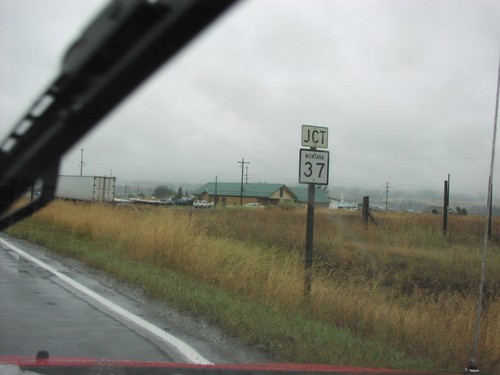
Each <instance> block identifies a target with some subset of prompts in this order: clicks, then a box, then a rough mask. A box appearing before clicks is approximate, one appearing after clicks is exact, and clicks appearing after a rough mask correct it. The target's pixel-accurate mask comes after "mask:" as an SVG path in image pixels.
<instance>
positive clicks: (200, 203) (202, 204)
mask: <svg viewBox="0 0 500 375" xmlns="http://www.w3.org/2000/svg"><path fill="white" fill-rule="evenodd" d="M213 206H214V204H213V202H207V201H205V200H195V201H194V202H193V207H194V208H212V207H213Z"/></svg>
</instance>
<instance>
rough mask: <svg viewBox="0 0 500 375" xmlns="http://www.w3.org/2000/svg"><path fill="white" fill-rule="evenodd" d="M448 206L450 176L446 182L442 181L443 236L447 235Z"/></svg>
mask: <svg viewBox="0 0 500 375" xmlns="http://www.w3.org/2000/svg"><path fill="white" fill-rule="evenodd" d="M449 206H450V174H449V173H448V180H444V198H443V234H446V233H448V208H449Z"/></svg>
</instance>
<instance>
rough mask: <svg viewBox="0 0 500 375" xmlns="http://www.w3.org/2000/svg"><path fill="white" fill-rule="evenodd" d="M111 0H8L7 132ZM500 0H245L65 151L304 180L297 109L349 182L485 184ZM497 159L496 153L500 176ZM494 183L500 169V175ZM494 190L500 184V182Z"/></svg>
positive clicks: (131, 176)
mask: <svg viewBox="0 0 500 375" xmlns="http://www.w3.org/2000/svg"><path fill="white" fill-rule="evenodd" d="M105 3H106V2H105V1H101V0H80V1H77V0H72V1H68V0H43V1H40V0H0V57H1V59H0V138H1V139H3V138H4V137H5V136H6V134H7V133H8V131H9V130H11V128H12V126H13V125H14V123H15V121H16V120H18V119H19V117H20V116H22V115H23V114H24V112H25V111H26V110H27V109H28V106H29V105H30V104H31V103H32V101H33V100H34V99H35V98H36V96H37V95H38V94H40V93H41V92H42V91H43V90H44V89H45V88H46V87H47V86H48V85H49V83H50V82H51V81H52V80H53V79H54V78H55V77H56V76H57V74H58V68H59V66H60V61H61V56H62V55H63V53H64V51H65V49H66V47H67V46H68V44H69V43H70V42H71V41H73V40H74V39H75V38H76V36H77V35H78V32H79V31H81V29H82V28H83V27H84V26H85V25H86V23H87V22H88V21H89V20H90V18H91V17H92V16H93V15H94V14H95V13H96V12H97V11H98V10H99V9H101V7H102V6H103V5H104V4H105ZM499 53H500V1H498V0H470V1H459V0H431V1H416V0H415V1H413V0H412V1H409V0H408V1H405V0H379V1H353V0H349V1H344V0H342V1H340V0H338V1H337V0H330V1H328V0H248V1H244V2H242V3H241V4H239V5H238V6H237V7H235V8H234V9H232V10H231V11H230V12H229V13H227V14H226V15H225V16H224V17H223V18H222V19H221V20H219V22H218V23H217V24H216V25H215V26H214V27H212V28H210V29H209V30H208V31H207V32H205V33H204V34H203V35H202V36H201V37H200V38H198V39H197V40H196V41H195V42H194V43H192V44H191V45H190V46H189V47H188V48H187V49H185V50H184V51H183V52H182V53H181V54H180V55H178V56H177V57H176V58H175V60H173V61H172V62H171V63H170V64H168V65H166V66H165V67H163V68H162V69H161V71H159V72H158V73H157V74H156V75H155V76H154V77H153V79H152V80H150V81H148V82H147V83H146V84H145V85H143V86H142V88H141V89H140V90H138V91H137V92H136V93H134V95H133V96H132V97H130V98H129V99H128V100H127V101H126V102H124V103H122V105H121V106H120V107H119V108H118V109H117V110H115V111H114V112H113V113H112V114H111V115H110V116H108V117H107V118H106V119H105V120H104V121H103V122H102V123H101V125H100V126H99V127H98V129H97V130H95V131H94V132H93V133H92V134H90V135H89V136H87V137H86V138H85V139H83V140H82V141H81V142H80V143H78V144H77V145H76V146H75V147H74V148H73V150H72V151H70V152H69V153H68V154H67V155H66V157H65V158H64V161H63V165H62V170H61V174H79V173H80V167H79V162H80V155H81V152H80V149H82V148H83V149H84V161H85V167H84V174H86V175H110V174H112V175H113V176H116V177H117V179H118V183H121V184H124V183H125V182H126V181H129V182H130V181H134V180H155V181H163V182H165V183H168V184H172V183H180V182H189V183H200V184H202V183H205V182H208V181H214V180H215V176H218V181H220V182H237V181H239V180H240V177H241V168H240V164H238V161H240V160H241V159H242V158H245V161H248V162H250V164H248V181H249V182H273V183H286V184H291V185H293V184H297V183H298V168H299V149H300V148H301V125H302V124H310V125H318V126H324V127H328V129H329V147H328V150H329V151H330V184H329V188H330V190H333V191H335V189H336V187H340V186H356V187H366V188H370V189H373V188H378V187H380V188H381V189H382V188H383V186H384V185H385V183H386V182H389V184H390V186H391V187H392V188H394V189H398V190H405V189H408V190H413V189H431V190H438V191H439V190H442V186H443V181H444V180H445V179H446V178H447V176H448V173H450V174H451V182H452V185H451V187H452V191H455V192H471V193H477V194H480V195H483V194H485V192H486V188H487V185H486V184H487V180H488V174H489V166H490V158H491V144H492V136H493V122H494V121H493V120H494V112H495V95H496V84H497V72H498V62H499ZM499 172H500V165H499V163H498V162H497V164H496V167H495V173H496V179H495V180H496V181H498V178H500V177H499V176H498V173H499ZM497 186H498V183H497ZM496 195H498V194H497V193H496Z"/></svg>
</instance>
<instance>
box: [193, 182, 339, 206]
mask: <svg viewBox="0 0 500 375" xmlns="http://www.w3.org/2000/svg"><path fill="white" fill-rule="evenodd" d="M241 187H242V185H241V183H239V182H207V183H206V184H205V185H203V186H202V187H200V188H199V189H198V190H196V191H194V192H193V194H194V195H196V197H197V199H200V200H206V201H207V202H214V203H216V204H222V205H239V204H240V202H241V203H242V204H244V205H245V204H248V203H259V204H261V205H263V206H269V205H276V204H279V203H281V202H295V203H301V204H306V203H307V188H300V187H299V188H290V187H288V186H286V185H284V184H269V183H244V184H243V190H241ZM315 201H316V204H317V205H322V206H323V205H325V206H326V207H328V204H329V203H330V200H329V198H328V196H327V195H326V193H325V192H324V190H322V189H316V199H315Z"/></svg>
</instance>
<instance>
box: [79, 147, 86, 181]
mask: <svg viewBox="0 0 500 375" xmlns="http://www.w3.org/2000/svg"><path fill="white" fill-rule="evenodd" d="M84 165H85V163H84V162H83V148H82V149H81V156H80V176H83V166H84Z"/></svg>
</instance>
